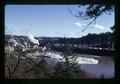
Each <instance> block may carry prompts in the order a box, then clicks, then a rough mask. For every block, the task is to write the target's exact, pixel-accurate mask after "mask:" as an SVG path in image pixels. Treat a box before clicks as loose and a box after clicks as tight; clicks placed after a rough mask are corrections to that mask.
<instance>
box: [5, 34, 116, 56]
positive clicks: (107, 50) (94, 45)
mask: <svg viewBox="0 0 120 84" xmlns="http://www.w3.org/2000/svg"><path fill="white" fill-rule="evenodd" d="M13 37H14V39H15V40H16V41H17V42H18V43H19V44H21V45H23V46H29V47H30V45H31V44H30V42H29V40H28V39H27V36H16V35H5V44H9V40H10V38H13ZM35 38H36V39H38V41H39V43H40V45H39V46H42V47H46V48H47V49H48V50H55V51H61V52H63V49H64V46H65V44H66V43H69V45H70V46H71V47H72V48H74V52H75V53H86V52H87V54H97V53H100V51H101V52H104V53H102V55H108V56H109V55H112V56H113V55H114V53H113V52H114V39H113V34H112V33H110V32H106V33H101V34H90V33H89V34H88V35H86V36H83V37H81V38H65V37H64V38H62V37H35ZM84 50H89V51H90V50H91V51H92V52H93V53H89V52H88V51H84ZM95 50H96V51H99V52H94V51H95ZM97 55H99V54H97Z"/></svg>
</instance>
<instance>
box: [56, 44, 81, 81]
mask: <svg viewBox="0 0 120 84" xmlns="http://www.w3.org/2000/svg"><path fill="white" fill-rule="evenodd" d="M64 50H65V52H63V55H62V56H63V59H62V60H64V61H63V62H58V63H57V65H56V66H55V68H54V71H55V78H61V79H74V78H79V72H80V68H79V67H80V66H79V65H78V62H77V56H76V55H74V54H73V53H72V48H71V47H70V44H69V43H67V44H66V45H65V48H64Z"/></svg>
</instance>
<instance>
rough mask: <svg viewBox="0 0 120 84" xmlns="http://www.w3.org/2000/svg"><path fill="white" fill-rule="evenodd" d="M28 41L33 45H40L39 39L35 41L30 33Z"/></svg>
mask: <svg viewBox="0 0 120 84" xmlns="http://www.w3.org/2000/svg"><path fill="white" fill-rule="evenodd" d="M28 39H29V40H30V42H32V43H33V44H37V45H39V41H38V40H37V39H35V38H34V37H33V35H32V34H31V33H30V32H28Z"/></svg>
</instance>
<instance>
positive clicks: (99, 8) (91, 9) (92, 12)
mask: <svg viewBox="0 0 120 84" xmlns="http://www.w3.org/2000/svg"><path fill="white" fill-rule="evenodd" d="M82 6H84V7H85V10H82V11H81V10H78V11H77V14H73V13H72V11H71V10H69V12H70V13H71V14H72V15H74V16H75V17H77V18H80V19H82V20H90V19H92V21H90V22H89V23H88V24H87V25H86V26H84V27H85V28H84V29H83V30H82V31H84V30H86V29H87V28H88V27H89V26H90V25H91V24H92V23H94V22H95V21H96V19H97V18H98V17H100V16H101V15H103V14H105V13H106V14H108V15H110V14H111V13H112V12H113V10H114V6H113V5H111V4H105V5H104V4H94V5H93V4H91V5H79V6H78V7H79V9H80V8H81V7H82ZM82 31H81V32H82Z"/></svg>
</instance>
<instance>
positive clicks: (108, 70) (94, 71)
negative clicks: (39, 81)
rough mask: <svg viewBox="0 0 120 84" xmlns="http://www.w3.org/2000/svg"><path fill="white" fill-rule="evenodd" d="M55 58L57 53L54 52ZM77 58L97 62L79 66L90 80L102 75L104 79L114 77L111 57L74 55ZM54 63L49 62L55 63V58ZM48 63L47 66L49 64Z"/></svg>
mask: <svg viewBox="0 0 120 84" xmlns="http://www.w3.org/2000/svg"><path fill="white" fill-rule="evenodd" d="M55 54H56V57H57V53H56V52H55ZM76 55H77V56H78V57H87V58H94V59H96V60H98V61H99V62H98V63H97V64H80V69H82V70H84V71H85V72H86V73H87V74H89V76H90V78H100V77H101V76H102V75H104V78H106V79H107V78H113V77H114V71H115V70H114V60H113V59H112V57H110V56H107V57H100V56H96V55H86V54H76ZM53 59H54V61H50V60H49V62H51V63H53V62H54V63H56V62H57V61H55V58H53ZM51 63H49V64H51Z"/></svg>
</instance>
